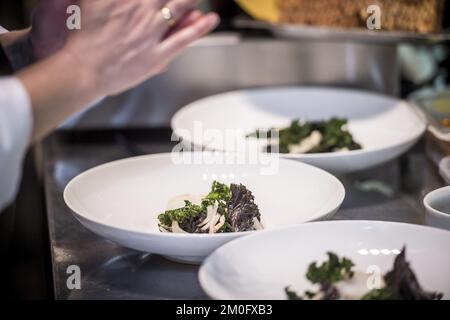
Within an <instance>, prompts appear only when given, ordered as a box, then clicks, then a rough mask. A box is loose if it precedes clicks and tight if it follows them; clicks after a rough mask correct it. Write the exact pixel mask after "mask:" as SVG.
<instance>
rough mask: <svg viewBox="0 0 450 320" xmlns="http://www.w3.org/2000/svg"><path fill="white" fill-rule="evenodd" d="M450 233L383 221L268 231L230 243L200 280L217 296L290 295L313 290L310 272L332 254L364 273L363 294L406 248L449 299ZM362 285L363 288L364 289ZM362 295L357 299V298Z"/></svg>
mask: <svg viewBox="0 0 450 320" xmlns="http://www.w3.org/2000/svg"><path fill="white" fill-rule="evenodd" d="M449 243H450V232H448V231H444V230H439V229H435V228H430V227H425V226H418V225H412V224H403V223H393V222H380V221H324V222H313V223H305V224H302V225H299V226H294V227H291V228H285V229H279V230H272V231H264V232H261V233H259V234H258V233H255V234H253V235H251V236H248V237H245V238H241V239H237V240H235V241H233V242H230V243H227V244H226V245H224V246H222V247H221V248H219V249H218V250H216V251H215V252H214V253H213V254H212V255H210V256H209V257H208V258H207V259H206V260H205V262H204V263H203V265H202V266H201V268H200V272H199V280H200V284H201V286H202V288H203V289H204V290H205V292H206V293H207V294H208V295H209V296H210V297H212V298H214V299H228V300H241V299H255V300H258V299H263V300H278V299H279V300H282V299H287V297H286V294H285V292H284V289H285V288H286V287H287V286H290V288H291V289H292V290H295V291H297V292H298V293H299V294H303V292H304V291H306V290H311V289H312V288H311V284H310V282H309V281H308V280H307V279H306V277H305V274H306V271H307V269H308V266H309V264H310V263H312V262H318V263H319V264H320V263H321V262H323V261H324V260H326V253H327V252H329V251H330V252H334V253H336V254H337V255H338V256H340V257H347V258H349V259H351V260H352V261H353V262H354V263H355V267H354V271H355V273H357V274H359V275H362V276H363V277H364V276H365V278H362V280H363V281H362V286H361V288H354V289H355V291H356V290H357V291H358V294H357V297H358V298H360V297H361V295H364V294H365V293H367V292H368V291H370V285H371V284H372V281H371V280H372V278H371V277H373V276H378V275H379V276H382V275H384V274H385V273H386V272H387V271H389V270H391V269H392V266H393V261H394V258H395V256H396V254H398V253H399V252H400V251H401V249H402V248H403V246H406V249H407V251H406V260H407V261H408V262H410V266H411V268H412V270H413V271H414V273H415V274H416V276H417V279H418V281H419V283H420V285H421V286H422V287H423V288H424V289H425V290H427V291H435V292H436V291H437V292H440V293H443V294H444V296H443V299H450V255H449V254H448V249H449V247H448V246H449ZM360 289H361V290H360ZM355 299H357V298H355Z"/></svg>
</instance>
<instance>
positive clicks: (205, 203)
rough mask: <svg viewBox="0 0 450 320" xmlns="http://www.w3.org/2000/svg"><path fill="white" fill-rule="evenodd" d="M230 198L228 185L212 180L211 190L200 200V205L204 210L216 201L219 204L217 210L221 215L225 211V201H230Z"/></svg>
mask: <svg viewBox="0 0 450 320" xmlns="http://www.w3.org/2000/svg"><path fill="white" fill-rule="evenodd" d="M230 199H231V190H230V187H228V186H227V185H226V184H224V183H220V182H218V181H214V182H213V184H212V186H211V191H210V192H209V193H208V195H207V196H206V197H205V198H203V200H202V207H203V208H204V209H205V212H206V208H208V207H209V206H212V205H214V204H215V203H217V204H218V206H219V207H218V209H217V212H218V213H219V214H221V215H224V214H225V213H226V207H227V203H228V202H229V201H230Z"/></svg>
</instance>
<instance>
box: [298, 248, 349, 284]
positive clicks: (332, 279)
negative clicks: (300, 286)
mask: <svg viewBox="0 0 450 320" xmlns="http://www.w3.org/2000/svg"><path fill="white" fill-rule="evenodd" d="M327 255H328V261H325V262H323V263H322V265H320V266H317V263H316V262H313V263H311V264H310V265H309V268H308V272H307V273H306V278H307V279H308V280H309V281H311V282H312V283H319V284H321V283H327V282H328V283H330V284H332V283H336V282H338V281H341V280H346V279H351V278H352V277H353V274H354V273H353V271H352V267H353V266H354V264H353V262H352V261H351V260H349V259H347V258H342V259H339V257H338V256H337V255H336V254H334V253H332V252H327Z"/></svg>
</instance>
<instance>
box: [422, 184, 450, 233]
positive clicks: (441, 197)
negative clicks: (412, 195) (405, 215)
mask: <svg viewBox="0 0 450 320" xmlns="http://www.w3.org/2000/svg"><path fill="white" fill-rule="evenodd" d="M423 204H424V205H425V211H426V213H425V220H426V223H427V225H429V226H432V227H436V228H442V229H446V230H450V186H448V187H445V188H441V189H437V190H434V191H432V192H430V193H429V194H427V195H426V196H425V198H424V199H423Z"/></svg>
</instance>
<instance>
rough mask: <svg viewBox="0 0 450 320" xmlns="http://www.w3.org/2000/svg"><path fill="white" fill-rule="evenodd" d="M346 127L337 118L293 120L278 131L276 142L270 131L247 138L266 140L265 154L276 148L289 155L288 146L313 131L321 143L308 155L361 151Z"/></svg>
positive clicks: (262, 131)
mask: <svg viewBox="0 0 450 320" xmlns="http://www.w3.org/2000/svg"><path fill="white" fill-rule="evenodd" d="M346 125H347V120H346V119H339V118H331V119H330V120H329V121H316V122H305V123H302V122H300V121H299V120H294V121H292V122H291V124H290V125H289V126H288V127H286V128H283V129H281V130H278V140H277V141H272V140H274V137H272V136H271V133H272V131H271V130H269V131H264V130H257V131H256V132H254V133H251V134H249V135H248V136H247V137H256V138H266V139H268V145H267V147H266V151H267V152H273V150H274V146H278V152H279V153H289V146H290V145H295V144H299V143H301V142H302V141H303V140H304V139H305V138H307V137H309V136H310V135H311V133H312V132H313V131H319V132H320V133H321V134H322V141H321V142H320V144H319V145H318V146H316V147H314V148H313V149H311V150H310V151H309V152H308V153H323V152H333V151H336V150H340V149H344V148H347V149H349V150H358V149H361V145H360V144H358V143H357V142H355V141H354V140H353V136H352V134H351V133H350V132H349V131H348V130H347V128H346V127H345V126H346ZM272 130H274V129H272Z"/></svg>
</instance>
